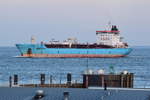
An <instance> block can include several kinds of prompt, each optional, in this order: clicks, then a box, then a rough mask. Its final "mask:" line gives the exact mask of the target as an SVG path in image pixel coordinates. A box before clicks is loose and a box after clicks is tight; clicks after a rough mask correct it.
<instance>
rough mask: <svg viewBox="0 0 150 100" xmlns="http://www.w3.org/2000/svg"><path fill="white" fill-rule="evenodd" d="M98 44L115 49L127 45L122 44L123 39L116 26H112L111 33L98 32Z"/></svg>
mask: <svg viewBox="0 0 150 100" xmlns="http://www.w3.org/2000/svg"><path fill="white" fill-rule="evenodd" d="M96 35H97V38H98V39H97V44H102V45H109V46H113V47H117V48H120V47H126V46H127V44H126V43H123V42H122V37H121V36H120V32H119V31H118V29H117V27H116V26H112V28H111V30H110V31H96Z"/></svg>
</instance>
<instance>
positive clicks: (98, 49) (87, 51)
mask: <svg viewBox="0 0 150 100" xmlns="http://www.w3.org/2000/svg"><path fill="white" fill-rule="evenodd" d="M96 36H97V42H95V43H78V41H77V39H76V38H68V39H67V40H65V41H63V42H59V41H56V40H54V39H52V40H51V41H49V42H47V43H44V42H41V43H39V44H38V43H35V38H34V37H31V43H30V44H16V47H17V48H18V49H19V51H20V53H21V56H20V57H49V58H102V57H103V58H105V57H111V58H114V57H124V56H127V55H128V54H130V52H131V51H132V48H130V47H129V46H128V44H127V43H125V42H123V41H122V39H123V38H122V37H121V35H120V31H119V30H118V28H117V26H116V25H112V26H111V28H110V29H109V30H104V31H96Z"/></svg>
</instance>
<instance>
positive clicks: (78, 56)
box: [22, 54, 126, 58]
mask: <svg viewBox="0 0 150 100" xmlns="http://www.w3.org/2000/svg"><path fill="white" fill-rule="evenodd" d="M124 56H126V55H93V54H88V55H85V54H23V55H22V57H33V58H86V57H88V58H115V57H124Z"/></svg>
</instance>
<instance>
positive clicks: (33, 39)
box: [31, 36, 35, 44]
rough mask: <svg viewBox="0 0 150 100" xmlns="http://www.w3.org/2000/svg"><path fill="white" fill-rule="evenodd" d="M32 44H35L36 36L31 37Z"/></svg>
mask: <svg viewBox="0 0 150 100" xmlns="http://www.w3.org/2000/svg"><path fill="white" fill-rule="evenodd" d="M31 44H35V37H34V36H32V37H31Z"/></svg>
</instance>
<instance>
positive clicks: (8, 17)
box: [0, 0, 150, 46]
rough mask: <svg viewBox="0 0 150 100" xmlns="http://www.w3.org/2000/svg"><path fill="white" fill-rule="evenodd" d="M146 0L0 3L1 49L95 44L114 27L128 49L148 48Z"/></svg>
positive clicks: (4, 0)
mask: <svg viewBox="0 0 150 100" xmlns="http://www.w3.org/2000/svg"><path fill="white" fill-rule="evenodd" d="M149 12H150V1H149V0H0V46H15V44H17V43H30V38H31V36H34V37H35V38H36V41H37V43H40V41H44V42H48V41H50V40H51V39H52V38H54V39H56V40H60V41H63V40H65V39H67V38H68V37H76V38H77V39H78V41H79V42H89V43H93V42H96V30H105V29H106V28H107V24H108V22H111V23H112V24H113V25H117V26H118V28H119V30H120V31H121V35H122V36H123V37H124V41H125V42H128V44H129V45H131V46H135V45H136V46H146V45H150V39H149V38H150V13H149Z"/></svg>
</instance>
